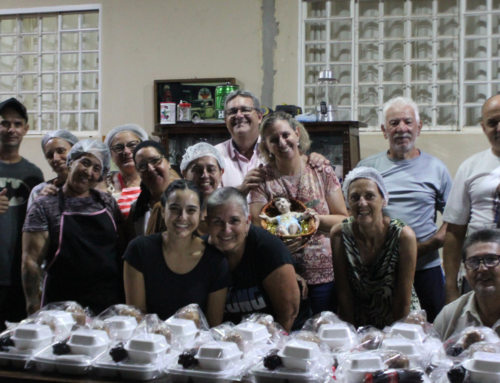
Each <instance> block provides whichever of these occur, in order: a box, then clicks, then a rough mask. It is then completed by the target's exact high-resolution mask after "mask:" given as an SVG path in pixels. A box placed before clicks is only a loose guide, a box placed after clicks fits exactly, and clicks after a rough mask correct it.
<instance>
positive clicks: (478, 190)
mask: <svg viewBox="0 0 500 383" xmlns="http://www.w3.org/2000/svg"><path fill="white" fill-rule="evenodd" d="M499 184H500V157H497V156H495V155H494V154H493V152H492V151H491V149H488V150H486V151H484V152H480V153H477V154H475V155H473V156H472V157H470V158H468V159H467V160H465V161H464V162H463V163H462V165H460V167H459V168H458V172H457V174H456V176H455V179H454V181H453V186H452V187H451V192H450V195H449V196H448V202H447V204H446V208H445V210H444V215H443V221H445V222H449V223H452V224H455V225H469V226H468V228H467V234H468V235H470V234H471V233H473V232H475V231H478V230H482V229H496V228H497V223H500V222H499V221H500V220H499V215H500V206H499V204H498V202H500V200H498V201H497V202H495V200H496V194H497V193H496V189H497V187H498V186H499ZM499 189H500V188H499Z"/></svg>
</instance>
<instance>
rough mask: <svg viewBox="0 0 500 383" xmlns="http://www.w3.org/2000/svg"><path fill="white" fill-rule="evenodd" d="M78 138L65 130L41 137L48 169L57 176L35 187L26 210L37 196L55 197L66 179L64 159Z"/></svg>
mask: <svg viewBox="0 0 500 383" xmlns="http://www.w3.org/2000/svg"><path fill="white" fill-rule="evenodd" d="M77 142H78V138H77V137H76V136H75V135H74V134H73V133H71V132H69V131H67V130H66V129H60V130H54V131H52V132H49V133H47V134H46V135H44V136H43V137H42V150H43V154H44V155H45V159H46V160H47V162H48V163H49V165H50V167H51V168H52V170H53V171H54V173H56V174H57V177H56V178H53V179H51V180H49V181H47V182H42V183H41V184H39V185H37V186H35V187H34V188H33V189H32V190H31V194H30V197H29V199H28V209H29V208H30V206H31V204H32V203H33V201H34V200H35V199H36V198H37V197H38V196H40V195H41V196H46V195H55V194H56V193H57V192H58V191H59V188H60V187H61V186H62V185H64V183H65V182H66V179H67V178H68V166H67V165H66V159H67V157H68V153H69V151H70V150H71V148H72V147H73V145H74V144H76V143H77Z"/></svg>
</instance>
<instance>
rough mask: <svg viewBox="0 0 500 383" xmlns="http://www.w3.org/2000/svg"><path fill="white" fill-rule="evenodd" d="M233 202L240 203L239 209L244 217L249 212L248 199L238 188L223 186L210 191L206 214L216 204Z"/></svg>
mask: <svg viewBox="0 0 500 383" xmlns="http://www.w3.org/2000/svg"><path fill="white" fill-rule="evenodd" d="M231 202H233V203H235V204H237V205H240V207H241V210H242V211H243V213H245V217H247V216H248V214H250V213H249V212H250V210H249V208H248V201H247V199H246V197H245V196H244V195H243V193H242V192H240V191H239V190H238V189H236V188H233V187H225V188H220V189H217V190H216V191H214V192H213V193H212V195H211V196H210V197H208V200H207V202H206V203H207V215H208V216H210V211H211V210H212V209H215V208H216V207H218V206H224V205H226V204H228V203H231Z"/></svg>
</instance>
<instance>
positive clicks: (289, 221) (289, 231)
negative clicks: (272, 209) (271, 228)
mask: <svg viewBox="0 0 500 383" xmlns="http://www.w3.org/2000/svg"><path fill="white" fill-rule="evenodd" d="M274 205H275V206H276V208H277V209H278V210H279V211H280V213H281V214H280V215H278V216H276V217H269V216H268V215H266V214H264V213H262V214H261V215H259V217H260V218H263V219H265V220H266V221H267V222H269V223H277V224H278V225H277V227H276V234H278V235H295V234H300V232H301V230H302V229H301V227H300V221H303V220H305V219H309V218H311V217H312V214H309V213H298V212H294V211H290V206H292V204H291V203H290V201H289V200H288V199H286V198H284V197H280V198H276V200H275V201H274Z"/></svg>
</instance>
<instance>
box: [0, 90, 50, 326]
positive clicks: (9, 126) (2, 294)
mask: <svg viewBox="0 0 500 383" xmlns="http://www.w3.org/2000/svg"><path fill="white" fill-rule="evenodd" d="M28 129H29V126H28V113H27V112H26V108H25V107H24V105H23V104H21V103H20V102H19V101H17V100H16V99H15V98H10V99H8V100H6V101H4V102H2V103H0V331H2V330H3V329H4V328H5V321H6V320H7V321H12V322H17V321H20V320H22V319H24V318H26V302H25V300H24V293H23V288H22V283H21V254H22V227H23V222H24V218H25V216H26V208H27V202H28V197H29V195H30V192H31V189H32V188H33V187H34V186H36V185H38V184H39V183H40V182H43V174H42V171H41V170H40V169H39V168H38V167H37V166H35V165H33V164H32V163H31V162H29V161H28V160H26V159H25V158H23V157H21V156H20V155H19V148H20V147H21V142H22V141H23V137H24V136H25V135H26V133H27V132H28Z"/></svg>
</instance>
